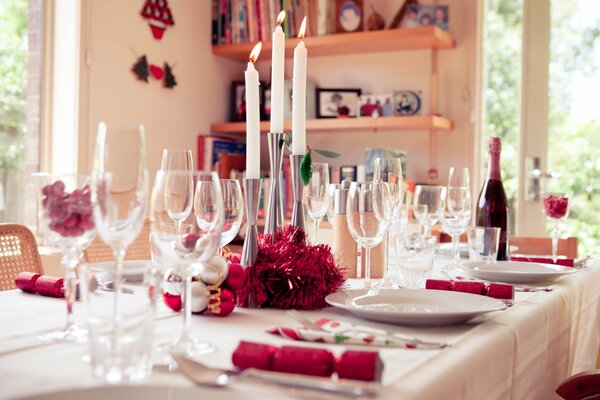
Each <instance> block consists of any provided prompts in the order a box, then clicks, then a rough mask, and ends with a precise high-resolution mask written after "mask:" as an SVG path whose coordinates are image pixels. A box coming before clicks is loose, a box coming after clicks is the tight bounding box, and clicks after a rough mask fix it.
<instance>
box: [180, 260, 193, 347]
mask: <svg viewBox="0 0 600 400" xmlns="http://www.w3.org/2000/svg"><path fill="white" fill-rule="evenodd" d="M192 279H193V274H192V271H191V268H188V270H187V271H186V274H185V280H184V281H183V293H182V294H183V321H182V326H181V339H179V340H180V341H181V340H182V339H183V340H184V341H186V340H188V339H189V338H190V334H191V332H192Z"/></svg>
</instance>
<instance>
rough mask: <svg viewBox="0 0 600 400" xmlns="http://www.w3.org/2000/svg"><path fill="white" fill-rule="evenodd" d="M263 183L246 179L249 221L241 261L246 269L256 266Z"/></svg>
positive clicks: (245, 188)
mask: <svg viewBox="0 0 600 400" xmlns="http://www.w3.org/2000/svg"><path fill="white" fill-rule="evenodd" d="M261 183H262V179H244V194H245V195H246V220H247V221H248V227H247V228H246V238H245V239H244V248H243V250H242V260H241V264H242V266H243V267H244V268H247V267H249V266H250V265H252V264H254V262H255V261H256V256H257V254H258V230H257V229H256V219H257V217H258V201H259V199H260V188H261Z"/></svg>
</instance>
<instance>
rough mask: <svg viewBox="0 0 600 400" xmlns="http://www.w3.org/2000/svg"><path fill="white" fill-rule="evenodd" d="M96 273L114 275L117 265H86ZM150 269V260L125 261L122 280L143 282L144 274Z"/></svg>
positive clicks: (110, 262)
mask: <svg viewBox="0 0 600 400" xmlns="http://www.w3.org/2000/svg"><path fill="white" fill-rule="evenodd" d="M88 265H89V267H90V268H91V269H92V270H93V271H96V272H103V273H108V274H110V275H114V273H115V271H116V268H117V264H116V263H115V262H114V261H109V262H101V263H93V264H88ZM150 268H152V262H151V261H150V260H144V261H125V262H124V263H123V279H125V280H126V281H129V282H141V281H143V280H144V274H145V273H146V271H149V270H150Z"/></svg>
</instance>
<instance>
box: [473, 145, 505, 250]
mask: <svg viewBox="0 0 600 400" xmlns="http://www.w3.org/2000/svg"><path fill="white" fill-rule="evenodd" d="M501 150H502V141H501V139H500V138H499V137H497V136H492V137H490V139H489V143H488V153H489V157H488V172H487V177H486V178H485V182H484V183H483V188H482V189H481V193H480V194H479V200H478V201H477V216H476V224H477V226H484V227H497V228H500V244H499V246H498V260H508V259H509V254H510V252H509V247H508V215H509V210H508V201H507V199H506V193H505V192H504V186H503V185H502V177H501V174H500V152H501Z"/></svg>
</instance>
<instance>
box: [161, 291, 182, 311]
mask: <svg viewBox="0 0 600 400" xmlns="http://www.w3.org/2000/svg"><path fill="white" fill-rule="evenodd" d="M163 301H164V302H165V305H166V306H167V307H169V308H170V309H171V310H173V311H179V310H181V296H179V295H173V294H169V293H163Z"/></svg>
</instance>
